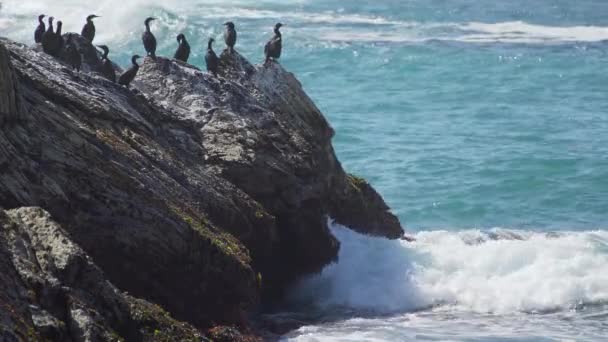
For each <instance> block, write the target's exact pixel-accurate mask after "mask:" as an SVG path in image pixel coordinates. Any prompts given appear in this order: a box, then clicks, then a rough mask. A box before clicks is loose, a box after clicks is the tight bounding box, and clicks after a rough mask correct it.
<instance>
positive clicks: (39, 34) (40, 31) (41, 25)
mask: <svg viewBox="0 0 608 342" xmlns="http://www.w3.org/2000/svg"><path fill="white" fill-rule="evenodd" d="M42 19H44V14H41V15H39V16H38V26H37V27H36V31H34V41H35V42H36V43H42V35H43V34H44V31H46V26H45V25H44V21H42Z"/></svg>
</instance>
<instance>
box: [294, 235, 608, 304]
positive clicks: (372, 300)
mask: <svg viewBox="0 0 608 342" xmlns="http://www.w3.org/2000/svg"><path fill="white" fill-rule="evenodd" d="M331 230H332V232H333V233H334V235H335V236H336V237H337V238H338V239H339V241H340V243H341V248H340V254H339V261H338V262H337V263H335V264H332V265H330V266H328V267H326V268H325V269H324V270H323V272H321V273H320V274H319V275H315V276H313V277H311V278H309V279H306V280H304V281H303V282H302V283H301V284H299V285H298V286H297V288H296V289H295V290H294V293H293V298H292V300H293V301H295V302H297V301H314V302H315V303H316V305H318V306H319V307H322V308H323V310H331V308H332V307H333V308H350V309H353V310H356V311H369V312H374V313H379V314H384V313H394V312H399V311H400V312H407V311H413V310H420V309H424V308H428V307H437V306H445V305H448V306H450V307H455V308H458V309H459V310H464V311H468V312H477V313H498V314H507V313H515V312H526V313H529V312H554V311H560V310H582V309H584V308H585V307H587V306H593V305H601V304H605V303H608V232H606V231H599V230H598V231H585V232H559V233H544V232H530V231H518V230H510V229H492V230H488V231H481V230H461V231H458V232H451V231H443V230H436V231H425V232H420V233H418V234H416V235H415V238H416V241H415V242H412V243H410V242H407V241H397V240H387V239H383V238H374V237H368V236H363V235H360V234H357V233H355V232H353V231H351V230H349V229H347V228H345V227H342V226H339V225H335V224H334V225H332V228H331Z"/></svg>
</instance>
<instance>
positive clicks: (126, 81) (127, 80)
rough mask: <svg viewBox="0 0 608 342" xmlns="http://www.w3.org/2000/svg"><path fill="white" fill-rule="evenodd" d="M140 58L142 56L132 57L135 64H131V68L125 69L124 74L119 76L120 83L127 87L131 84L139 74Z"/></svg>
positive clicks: (132, 62)
mask: <svg viewBox="0 0 608 342" xmlns="http://www.w3.org/2000/svg"><path fill="white" fill-rule="evenodd" d="M138 58H141V57H139V56H138V55H135V56H133V57H131V64H133V65H132V66H131V68H129V70H127V71H125V72H124V73H123V74H122V75H120V77H119V78H118V84H120V85H123V86H125V87H127V88H128V87H129V85H130V84H131V82H132V81H133V79H134V78H135V76H136V75H137V71H139V64H137V59H138Z"/></svg>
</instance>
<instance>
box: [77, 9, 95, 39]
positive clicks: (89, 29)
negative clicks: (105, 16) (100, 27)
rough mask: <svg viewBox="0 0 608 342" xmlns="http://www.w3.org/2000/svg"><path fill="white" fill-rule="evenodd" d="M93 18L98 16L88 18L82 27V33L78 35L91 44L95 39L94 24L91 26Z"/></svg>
mask: <svg viewBox="0 0 608 342" xmlns="http://www.w3.org/2000/svg"><path fill="white" fill-rule="evenodd" d="M95 18H99V16H98V15H95V14H91V15H90V16H88V17H87V23H86V24H84V26H83V27H82V33H80V35H82V36H83V37H85V38H86V39H87V40H88V41H89V42H91V43H92V42H93V39H95V24H93V19H95Z"/></svg>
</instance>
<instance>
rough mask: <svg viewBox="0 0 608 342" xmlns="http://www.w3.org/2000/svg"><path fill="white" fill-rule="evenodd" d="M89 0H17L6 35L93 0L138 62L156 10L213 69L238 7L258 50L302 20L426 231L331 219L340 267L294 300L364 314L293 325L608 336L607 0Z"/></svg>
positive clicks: (252, 55) (374, 152)
mask: <svg viewBox="0 0 608 342" xmlns="http://www.w3.org/2000/svg"><path fill="white" fill-rule="evenodd" d="M52 3H55V4H56V5H55V7H54V8H53V9H51V4H52ZM80 3H81V2H80V1H76V0H58V1H54V2H50V1H35V0H34V1H27V2H23V1H14V0H9V1H3V6H2V9H1V10H0V34H2V35H8V36H9V37H11V38H14V39H17V40H20V41H24V42H30V41H31V39H32V38H31V35H32V29H33V27H34V26H35V15H36V14H39V12H44V13H50V14H54V15H55V16H56V17H60V18H62V19H63V21H64V27H65V28H67V30H68V31H70V30H71V31H79V30H80V27H81V26H82V21H83V19H82V18H84V17H85V16H86V15H87V14H90V12H91V13H93V12H94V13H96V14H99V15H102V16H103V18H100V19H99V20H98V40H99V42H100V43H101V42H103V43H107V44H108V45H109V46H110V48H111V49H112V50H113V51H112V53H111V56H112V55H113V56H114V59H115V60H116V61H118V62H120V63H122V64H124V65H126V64H127V63H128V58H129V56H130V55H131V54H133V53H140V54H141V53H142V50H143V49H142V46H141V42H140V34H141V31H142V29H143V23H142V21H143V19H144V18H145V17H146V16H148V15H149V14H152V15H155V16H157V17H158V18H159V21H158V22H157V23H156V24H155V25H154V26H153V31H154V32H155V34H156V36H157V38H158V40H159V47H160V52H159V54H161V55H172V54H173V51H174V49H175V47H176V44H177V43H176V42H175V39H174V36H175V35H176V34H177V33H179V32H184V33H185V34H186V35H187V36H188V37H189V40H190V43H191V45H192V46H193V56H192V61H191V62H192V63H193V64H197V65H200V66H203V65H204V64H203V59H202V57H203V54H204V47H205V42H206V40H207V38H208V37H209V36H218V37H219V35H220V34H221V30H222V27H221V24H222V23H223V22H224V21H226V20H232V21H234V22H235V23H236V25H237V30H238V31H239V41H238V43H237V47H236V48H237V50H238V51H239V52H241V53H242V54H244V55H245V56H247V57H248V58H249V59H250V60H251V61H253V62H260V61H261V60H262V58H263V54H262V48H263V44H264V42H265V41H266V40H267V39H268V38H269V37H270V35H271V29H272V26H273V24H274V23H275V22H277V21H281V22H283V23H284V24H286V26H285V27H284V28H283V30H282V31H283V35H284V55H283V57H282V59H281V63H282V64H283V66H285V67H286V68H287V69H289V70H290V71H292V72H294V73H295V74H296V76H297V77H298V78H299V79H300V80H301V81H302V83H303V85H304V87H305V89H306V90H307V92H308V93H309V94H310V95H311V97H312V98H313V99H314V100H315V102H316V103H317V104H318V106H319V107H320V109H321V110H322V111H323V112H324V113H325V115H326V116H327V117H328V119H329V121H330V122H331V124H332V126H333V127H334V128H335V130H336V137H335V139H334V146H335V148H336V151H337V154H338V156H339V158H340V160H341V161H342V163H343V165H344V167H345V168H346V169H347V170H349V171H351V172H353V173H355V174H358V175H360V176H363V177H365V178H367V179H368V180H370V181H371V183H372V184H373V185H374V186H375V187H376V188H377V189H378V190H379V191H380V193H381V194H382V195H383V196H384V198H385V199H386V201H387V203H388V204H389V206H390V207H391V208H392V209H393V211H394V212H395V213H396V214H397V215H398V216H399V218H400V219H401V221H402V222H403V223H404V224H405V226H406V227H407V230H408V231H410V232H412V233H413V234H415V235H416V237H417V238H418V239H419V242H418V243H416V244H414V245H408V244H404V243H400V242H386V241H381V240H377V239H369V238H364V237H359V236H354V235H352V234H350V233H346V232H344V231H342V230H341V228H340V227H337V226H334V227H333V228H332V229H334V232H335V233H336V235H337V236H338V238H339V239H340V241H341V242H342V245H343V248H342V251H341V259H340V263H338V264H336V265H333V266H331V267H330V268H328V269H327V270H326V271H325V272H324V274H322V275H321V276H318V277H316V278H312V279H309V280H307V283H306V284H304V285H303V286H301V287H300V288H298V289H296V290H294V297H296V301H297V300H298V298H299V300H301V298H308V300H309V302H312V304H313V306H316V309H315V310H321V311H324V312H334V313H336V312H343V310H346V312H348V314H341V315H340V314H338V315H337V317H338V318H336V317H333V318H331V319H329V318H327V317H325V318H322V319H320V320H319V322H317V323H313V324H312V325H310V326H308V327H305V328H302V329H300V330H298V331H297V332H294V333H293V334H291V335H289V336H288V337H289V338H294V339H300V340H315V339H317V340H328V339H333V340H361V339H364V340H372V339H376V340H407V339H431V340H446V339H447V340H485V339H492V340H539V339H548V340H561V339H574V340H580V339H582V340H601V339H602V337H603V336H606V335H608V323H606V322H607V317H608V309H606V308H605V303H607V302H608V237H606V232H605V229H606V228H608V214H607V212H608V96H607V91H608V2H607V1H603V0H583V1H573V0H570V1H565V0H536V1H521V0H517V1H472V0H452V1H444V0H426V1H423V0H410V1H397V0H394V1H390V0H378V1H369V2H368V1H356V0H342V1H335V0H330V1H318V0H300V1H278V0H276V1H246V0H243V1H238V0H237V1H234V0H233V1H195V0H189V1H161V0H150V1H143V0H137V1H129V2H125V1H113V0H100V1H97V2H96V4H95V5H88V7H89V8H84V7H83V5H81V4H80ZM219 41H220V42H221V39H219ZM221 48H223V44H222V43H220V44H218V47H217V48H216V50H220V49H221ZM555 232H560V233H559V234H558V233H555ZM547 233H550V234H549V235H547ZM348 246H356V248H355V247H353V248H351V249H349V247H348ZM387 250H388V251H392V252H390V253H389V252H386V251H387ZM353 260H358V261H359V262H358V263H356V264H353V263H352V262H353ZM484 262H487V264H484ZM363 264H365V266H366V267H361V265H363ZM349 265H352V267H350V266H349ZM355 265H356V266H357V267H355ZM378 265H389V266H390V267H380V270H378V267H379V266H378ZM353 269H356V272H355V271H353ZM361 279H365V281H361ZM349 280H350V281H349ZM357 282H360V283H362V284H363V285H364V287H363V288H362V289H360V288H358V287H356V286H355V285H353V283H357ZM311 284H312V285H311ZM378 284H380V285H378ZM345 294H348V295H345ZM386 294H390V297H388V298H385V297H384V296H383V295H386ZM362 298H366V300H362ZM386 302H387V303H391V305H388V306H387V305H385V304H386ZM392 304H394V305H392ZM429 307H431V308H433V309H428V308H429ZM289 310H292V311H295V313H293V314H294V315H297V314H302V312H298V310H294V309H293V307H292V308H290V309H289ZM315 310H312V311H315ZM419 310H423V311H422V312H421V313H420V311H419ZM370 313H371V317H370ZM539 313H540V314H539ZM374 315H381V317H382V318H374V317H375V316H374ZM321 316H323V315H321ZM334 316H335V315H334ZM353 317H354V318H353ZM351 318H352V319H351Z"/></svg>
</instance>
